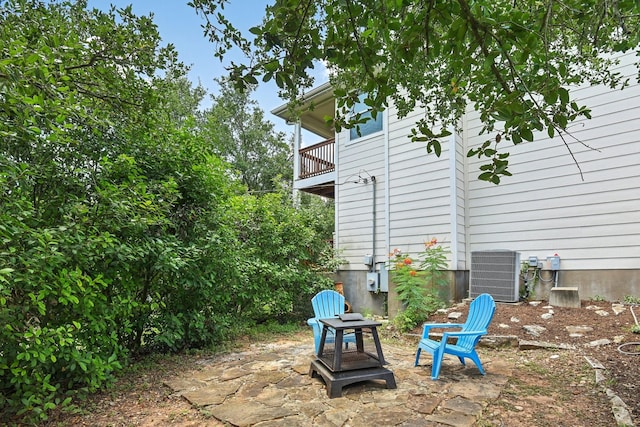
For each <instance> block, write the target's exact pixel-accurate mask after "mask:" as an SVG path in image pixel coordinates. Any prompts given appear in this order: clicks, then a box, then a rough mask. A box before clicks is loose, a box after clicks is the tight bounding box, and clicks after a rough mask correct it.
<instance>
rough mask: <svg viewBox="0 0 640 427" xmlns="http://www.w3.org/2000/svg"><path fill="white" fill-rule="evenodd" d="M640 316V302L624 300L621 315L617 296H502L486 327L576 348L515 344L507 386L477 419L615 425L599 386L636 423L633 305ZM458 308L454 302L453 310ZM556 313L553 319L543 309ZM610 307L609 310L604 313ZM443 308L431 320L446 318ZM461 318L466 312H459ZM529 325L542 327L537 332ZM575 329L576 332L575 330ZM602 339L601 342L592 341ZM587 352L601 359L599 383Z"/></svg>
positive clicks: (639, 419) (639, 397)
mask: <svg viewBox="0 0 640 427" xmlns="http://www.w3.org/2000/svg"><path fill="white" fill-rule="evenodd" d="M632 309H633V310H634V313H635V315H636V317H637V318H639V320H640V306H637V305H636V306H631V305H628V304H627V305H624V311H623V312H622V313H620V314H618V315H616V314H614V311H613V310H612V303H610V302H602V301H582V307H581V308H562V307H553V308H550V307H549V306H548V304H547V302H546V301H541V302H540V303H539V304H537V305H531V304H529V303H517V304H506V303H498V304H497V308H496V314H495V316H494V318H493V321H492V322H491V325H490V327H489V335H499V336H507V335H510V336H517V337H518V339H520V340H531V341H541V342H546V343H553V344H568V345H571V346H573V347H574V348H575V349H574V350H553V349H548V350H518V351H517V352H516V353H515V354H514V355H513V356H512V357H515V360H516V366H518V367H519V369H516V370H515V371H514V376H513V378H511V379H510V380H509V384H508V385H507V387H506V389H505V391H504V392H503V394H502V395H501V396H500V399H499V400H498V401H497V402H496V405H491V407H489V408H487V410H486V411H485V413H484V417H483V419H482V420H480V421H479V422H478V423H477V425H487V426H498V425H505V426H552V425H553V426H576V425H581V426H611V425H615V419H614V418H613V416H612V411H611V403H610V402H609V398H608V397H607V396H606V394H605V393H604V392H603V390H602V387H606V388H609V389H610V390H612V391H613V392H614V393H615V394H616V395H618V396H619V397H620V398H621V399H622V401H623V402H625V404H626V405H627V406H628V409H629V411H630V412H631V415H632V417H633V420H634V422H635V424H636V425H640V384H639V381H640V375H639V374H640V354H635V355H629V354H623V353H621V352H620V351H619V350H618V347H619V346H620V345H621V344H625V343H637V345H636V344H631V345H627V346H624V347H623V348H622V350H623V351H626V352H635V353H638V352H640V334H634V333H632V332H631V327H632V326H633V325H634V324H635V320H634V317H633V315H632V313H631V310H632ZM451 310H455V308H453V309H450V311H451ZM550 311H551V312H553V315H552V316H551V317H550V318H548V319H543V318H542V315H543V314H545V313H549V312H550ZM460 312H465V313H466V311H465V310H464V308H461V309H460ZM605 312H606V313H607V315H604V314H605ZM447 317H448V314H439V315H436V316H434V317H432V318H431V319H429V321H433V322H437V321H446V320H447ZM462 319H464V317H462ZM527 325H536V326H542V327H544V328H545V330H544V331H542V332H540V335H539V336H537V337H535V336H533V335H532V334H531V333H529V332H527V328H525V326H527ZM568 326H587V327H588V328H592V330H589V329H588V328H587V329H586V330H580V331H579V332H580V333H579V334H576V335H581V336H571V334H570V332H569V331H568V330H567V327H568ZM573 332H575V331H573ZM600 340H608V342H609V343H606V341H601V344H600V345H591V344H590V343H593V344H595V342H597V341H600ZM585 356H586V357H589V358H591V359H592V360H596V361H598V362H600V363H601V364H602V365H603V366H604V368H605V370H604V376H605V378H606V380H605V381H604V384H603V385H602V386H596V385H595V384H594V381H595V373H594V369H593V367H591V365H590V364H589V363H588V362H587V361H586V359H585Z"/></svg>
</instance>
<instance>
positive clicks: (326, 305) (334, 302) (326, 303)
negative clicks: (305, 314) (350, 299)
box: [307, 290, 356, 353]
mask: <svg viewBox="0 0 640 427" xmlns="http://www.w3.org/2000/svg"><path fill="white" fill-rule="evenodd" d="M311 305H312V306H313V312H314V315H315V317H312V318H311V319H309V320H307V324H308V325H309V326H311V327H312V328H313V338H314V342H315V347H316V353H318V349H319V347H320V337H321V336H322V326H323V325H322V323H320V321H319V319H329V318H334V319H335V318H336V316H338V315H339V314H344V296H342V295H340V294H339V293H338V292H336V291H331V290H324V291H320V292H318V293H317V294H316V295H315V296H314V297H313V298H312V299H311ZM334 342H335V332H333V330H332V329H329V330H328V331H327V337H326V338H325V344H328V343H334ZM342 342H344V343H345V346H348V345H349V343H350V342H356V337H355V335H354V334H345V335H344V336H343V337H342Z"/></svg>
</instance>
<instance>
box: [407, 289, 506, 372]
mask: <svg viewBox="0 0 640 427" xmlns="http://www.w3.org/2000/svg"><path fill="white" fill-rule="evenodd" d="M495 311H496V303H495V302H494V301H493V298H492V297H491V295H489V294H482V295H479V296H478V297H477V298H476V299H474V300H473V302H472V303H471V305H470V306H469V314H468V316H467V321H466V322H465V323H464V324H456V323H425V325H424V330H423V332H422V339H421V340H420V342H419V343H418V350H417V352H416V363H415V366H418V361H419V360H420V351H421V350H425V351H428V352H429V353H431V354H432V355H433V364H432V367H431V379H433V380H437V379H438V376H439V375H440V368H441V367H442V359H443V358H444V355H445V354H451V355H454V356H457V357H458V359H459V360H460V363H462V365H465V361H464V359H465V358H467V359H471V360H472V361H473V363H475V364H476V366H477V367H478V369H479V370H480V373H481V374H482V375H484V369H482V363H481V362H480V358H479V357H478V353H477V352H476V344H477V343H478V341H479V340H480V337H481V336H482V335H486V334H487V328H488V327H489V324H490V323H491V319H493V314H494V313H495ZM434 328H438V329H439V328H447V329H448V328H459V329H460V330H459V331H451V332H444V334H443V335H442V339H441V340H440V341H436V340H433V339H430V338H429V332H430V331H431V329H434ZM450 338H454V339H456V338H457V341H455V344H453V343H449V339H450Z"/></svg>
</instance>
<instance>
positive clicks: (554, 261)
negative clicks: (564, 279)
mask: <svg viewBox="0 0 640 427" xmlns="http://www.w3.org/2000/svg"><path fill="white" fill-rule="evenodd" d="M547 261H549V269H550V270H555V271H557V270H560V257H559V256H558V255H553V256H550V257H547Z"/></svg>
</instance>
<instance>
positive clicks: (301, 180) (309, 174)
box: [296, 138, 336, 198]
mask: <svg viewBox="0 0 640 427" xmlns="http://www.w3.org/2000/svg"><path fill="white" fill-rule="evenodd" d="M334 148H335V139H334V138H331V139H327V140H325V141H322V142H320V143H317V144H314V145H312V146H309V147H305V148H301V149H300V150H299V151H298V159H299V170H298V183H297V184H298V185H296V188H298V189H300V190H302V191H305V192H307V193H313V194H317V195H320V196H324V197H330V198H333V197H334V175H335V170H336V165H335V163H334Z"/></svg>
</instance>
